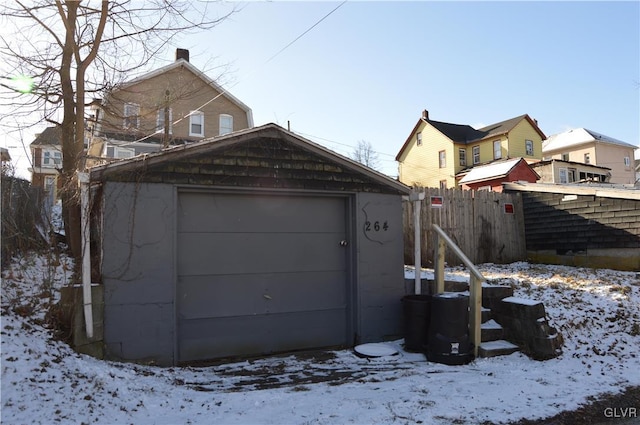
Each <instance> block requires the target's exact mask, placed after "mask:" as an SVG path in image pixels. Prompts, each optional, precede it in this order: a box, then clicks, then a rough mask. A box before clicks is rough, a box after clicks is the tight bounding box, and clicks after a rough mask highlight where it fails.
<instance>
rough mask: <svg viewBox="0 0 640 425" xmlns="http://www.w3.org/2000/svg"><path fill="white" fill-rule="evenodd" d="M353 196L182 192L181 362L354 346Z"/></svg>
mask: <svg viewBox="0 0 640 425" xmlns="http://www.w3.org/2000/svg"><path fill="white" fill-rule="evenodd" d="M346 216H347V213H346V200H345V198H344V197H342V198H341V197H326V196H325V197H319V196H315V197H309V196H295V195H289V196H283V195H262V194H261V195H254V194H225V193H207V192H204V193H203V192H181V193H180V194H179V197H178V288H177V303H178V309H177V310H178V343H179V348H178V354H179V358H178V361H180V362H183V361H190V360H196V359H202V358H216V357H226V356H231V355H243V354H253V353H255V352H261V353H272V352H282V351H288V350H292V349H304V348H311V347H316V346H319V345H320V346H326V347H329V346H345V345H346V344H347V335H348V327H349V321H348V319H349V316H348V313H349V312H348V308H347V306H348V292H349V291H348V290H349V288H348V285H347V283H348V276H347V273H348V269H347V253H348V250H347V247H348V242H347V228H346V223H345V218H346Z"/></svg>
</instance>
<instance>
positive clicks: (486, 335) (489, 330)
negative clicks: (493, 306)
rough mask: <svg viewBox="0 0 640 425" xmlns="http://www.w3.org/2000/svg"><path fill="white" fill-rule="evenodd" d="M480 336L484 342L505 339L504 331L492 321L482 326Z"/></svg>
mask: <svg viewBox="0 0 640 425" xmlns="http://www.w3.org/2000/svg"><path fill="white" fill-rule="evenodd" d="M480 336H481V341H482V342H488V341H497V340H499V339H502V338H504V329H502V326H500V324H499V323H498V322H496V321H495V320H493V319H492V320H489V321H487V322H485V323H483V324H481V325H480Z"/></svg>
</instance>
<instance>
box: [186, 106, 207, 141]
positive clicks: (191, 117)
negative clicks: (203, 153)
mask: <svg viewBox="0 0 640 425" xmlns="http://www.w3.org/2000/svg"><path fill="white" fill-rule="evenodd" d="M196 117H197V118H196ZM196 121H200V122H196ZM194 125H199V126H200V132H199V133H198V132H195V131H193V126H194ZM189 136H195V137H204V114H203V113H202V112H200V111H191V112H190V113H189Z"/></svg>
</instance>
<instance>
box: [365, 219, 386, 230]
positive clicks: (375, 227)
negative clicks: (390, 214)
mask: <svg viewBox="0 0 640 425" xmlns="http://www.w3.org/2000/svg"><path fill="white" fill-rule="evenodd" d="M381 230H382V231H385V232H386V231H387V230H389V224H388V223H387V222H386V221H385V222H384V223H382V224H381V223H380V222H379V221H374V222H373V223H372V222H370V221H365V222H364V231H365V232H371V231H374V232H379V231H381Z"/></svg>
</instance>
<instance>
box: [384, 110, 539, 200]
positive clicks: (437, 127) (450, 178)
mask: <svg viewBox="0 0 640 425" xmlns="http://www.w3.org/2000/svg"><path fill="white" fill-rule="evenodd" d="M545 138H546V136H545V135H544V133H543V132H542V130H540V128H539V127H538V125H537V123H536V121H535V120H533V119H532V118H531V117H529V115H527V114H524V115H520V116H517V117H515V118H511V119H508V120H506V121H501V122H498V123H495V124H491V125H488V126H486V127H483V128H480V129H474V128H473V127H471V126H469V125H466V124H451V123H446V122H441V121H434V120H432V119H430V118H429V111H427V110H424V111H423V112H422V117H420V119H419V120H418V122H417V123H416V125H415V127H414V128H413V130H412V131H411V133H410V134H409V137H408V138H407V140H406V141H405V143H404V145H403V146H402V148H401V149H400V152H398V155H397V156H396V161H398V163H399V167H398V171H399V179H400V181H401V182H402V183H404V184H407V185H409V186H425V187H443V188H446V187H449V188H451V187H459V186H460V185H459V180H460V179H461V178H462V177H463V176H464V175H465V174H466V173H467V172H468V171H469V170H470V169H471V168H473V167H474V166H477V165H484V164H488V163H490V162H493V161H497V160H504V159H508V158H524V159H525V160H526V161H527V162H528V163H533V162H537V161H539V160H541V159H542V141H543V140H544V139H545Z"/></svg>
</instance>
